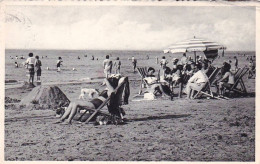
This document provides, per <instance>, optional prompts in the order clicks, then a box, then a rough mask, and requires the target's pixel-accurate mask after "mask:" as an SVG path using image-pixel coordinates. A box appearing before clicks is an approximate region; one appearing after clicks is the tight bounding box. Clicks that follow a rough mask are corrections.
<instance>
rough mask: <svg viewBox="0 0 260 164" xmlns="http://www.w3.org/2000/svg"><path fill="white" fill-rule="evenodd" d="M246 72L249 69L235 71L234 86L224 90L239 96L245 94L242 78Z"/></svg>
mask: <svg viewBox="0 0 260 164" xmlns="http://www.w3.org/2000/svg"><path fill="white" fill-rule="evenodd" d="M248 71H249V68H246V67H244V68H243V69H240V70H239V71H237V73H236V74H235V83H234V85H233V86H232V87H231V88H225V90H228V91H229V92H231V91H233V92H237V93H240V94H246V93H247V90H246V86H245V84H244V81H243V77H244V75H245V74H246V73H247V72H248ZM239 85H240V87H239Z"/></svg>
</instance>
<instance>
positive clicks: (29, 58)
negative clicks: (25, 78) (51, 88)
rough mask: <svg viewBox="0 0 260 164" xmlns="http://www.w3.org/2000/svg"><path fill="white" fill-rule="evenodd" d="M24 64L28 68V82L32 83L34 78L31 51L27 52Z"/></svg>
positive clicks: (33, 61) (33, 59)
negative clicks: (27, 55)
mask: <svg viewBox="0 0 260 164" xmlns="http://www.w3.org/2000/svg"><path fill="white" fill-rule="evenodd" d="M25 63H26V65H27V68H28V70H29V84H31V85H33V80H34V63H35V58H34V57H33V53H29V57H28V58H27V60H26V62H25Z"/></svg>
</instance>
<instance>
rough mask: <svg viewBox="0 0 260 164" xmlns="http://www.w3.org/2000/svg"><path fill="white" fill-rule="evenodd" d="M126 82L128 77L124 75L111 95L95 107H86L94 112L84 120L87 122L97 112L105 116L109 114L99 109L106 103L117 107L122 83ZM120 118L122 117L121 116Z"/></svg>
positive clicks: (122, 86)
mask: <svg viewBox="0 0 260 164" xmlns="http://www.w3.org/2000/svg"><path fill="white" fill-rule="evenodd" d="M127 82H128V78H127V77H126V78H125V79H124V81H123V82H122V83H121V84H120V85H119V86H117V87H116V89H115V90H114V92H112V93H111V95H110V96H109V97H108V98H107V99H106V100H105V101H104V102H103V103H102V104H101V105H100V106H99V107H98V108H97V109H87V110H91V111H94V112H93V113H92V114H91V115H90V117H89V118H88V119H87V120H86V122H85V123H88V122H89V121H90V120H91V119H92V118H93V117H94V116H96V114H97V113H101V114H103V115H106V116H111V114H109V113H106V112H103V111H101V109H102V108H103V107H104V106H106V105H108V104H110V105H111V104H112V103H113V107H114V108H119V105H120V103H119V102H118V101H120V100H119V99H118V97H119V96H120V95H121V94H122V92H123V89H124V85H126V83H127ZM112 101H113V102H112ZM110 110H111V109H110ZM119 112H121V111H119ZM119 115H120V116H122V115H123V113H119ZM115 117H117V116H115ZM121 119H122V117H121Z"/></svg>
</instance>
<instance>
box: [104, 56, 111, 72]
mask: <svg viewBox="0 0 260 164" xmlns="http://www.w3.org/2000/svg"><path fill="white" fill-rule="evenodd" d="M112 64H113V63H112V61H111V60H110V59H105V60H104V61H103V66H104V70H109V69H110V68H111V67H112Z"/></svg>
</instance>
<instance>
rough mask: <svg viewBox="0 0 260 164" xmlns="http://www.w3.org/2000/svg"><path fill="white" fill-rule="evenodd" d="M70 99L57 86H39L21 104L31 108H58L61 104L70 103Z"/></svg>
mask: <svg viewBox="0 0 260 164" xmlns="http://www.w3.org/2000/svg"><path fill="white" fill-rule="evenodd" d="M69 102H70V100H69V99H68V98H67V96H66V95H65V94H64V93H63V92H62V91H61V90H60V88H59V87H57V86H37V87H35V88H34V89H33V90H32V91H31V92H30V93H29V94H28V95H27V96H26V97H24V98H23V99H22V100H21V102H20V106H26V107H27V108H28V107H29V109H56V108H57V107H58V106H59V105H60V104H62V105H65V104H69Z"/></svg>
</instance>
